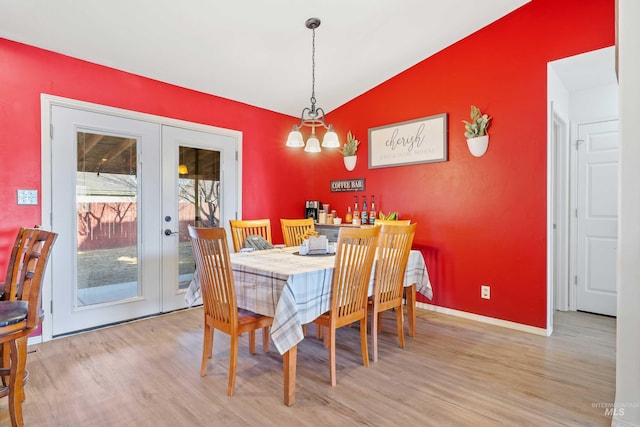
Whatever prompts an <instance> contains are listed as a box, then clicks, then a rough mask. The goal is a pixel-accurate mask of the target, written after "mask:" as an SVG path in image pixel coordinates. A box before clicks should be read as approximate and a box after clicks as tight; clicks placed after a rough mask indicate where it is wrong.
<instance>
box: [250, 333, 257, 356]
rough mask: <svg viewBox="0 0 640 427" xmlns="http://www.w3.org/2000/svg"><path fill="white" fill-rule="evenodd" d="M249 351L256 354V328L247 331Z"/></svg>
mask: <svg viewBox="0 0 640 427" xmlns="http://www.w3.org/2000/svg"><path fill="white" fill-rule="evenodd" d="M249 353H251V354H256V330H255V329H254V330H252V331H249Z"/></svg>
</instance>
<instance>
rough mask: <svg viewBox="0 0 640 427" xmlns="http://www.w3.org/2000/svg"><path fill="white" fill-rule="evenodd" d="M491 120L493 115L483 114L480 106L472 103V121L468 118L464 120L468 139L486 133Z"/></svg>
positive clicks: (465, 134)
mask: <svg viewBox="0 0 640 427" xmlns="http://www.w3.org/2000/svg"><path fill="white" fill-rule="evenodd" d="M490 120H491V117H489V116H488V115H486V114H482V112H480V109H479V108H478V107H476V106H475V105H472V106H471V121H470V122H468V121H466V120H463V121H462V122H463V123H464V128H465V130H466V132H465V133H464V136H466V137H467V139H471V138H477V137H479V136H484V135H486V134H487V128H488V127H489V121H490Z"/></svg>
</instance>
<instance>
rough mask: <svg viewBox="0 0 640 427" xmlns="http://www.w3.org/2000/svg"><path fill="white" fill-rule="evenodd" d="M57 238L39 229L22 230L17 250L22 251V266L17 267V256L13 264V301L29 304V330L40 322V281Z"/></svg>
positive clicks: (53, 234)
mask: <svg viewBox="0 0 640 427" xmlns="http://www.w3.org/2000/svg"><path fill="white" fill-rule="evenodd" d="M57 237H58V235H57V234H56V233H53V232H51V231H46V230H42V229H39V228H26V229H24V233H23V243H22V245H21V249H19V250H20V251H23V257H22V265H21V266H18V265H17V264H18V262H19V261H20V260H19V258H20V257H19V256H18V257H16V260H15V262H14V268H16V269H17V270H16V271H17V273H16V275H15V281H16V283H15V288H14V289H15V298H13V299H16V300H21V301H28V302H29V310H28V312H27V328H30V329H31V328H35V327H37V326H38V325H40V323H41V321H42V309H41V304H42V280H43V278H44V272H45V269H46V267H47V262H48V261H49V255H50V254H51V248H52V247H53V244H54V242H55V240H56V238H57ZM19 253H20V252H19ZM18 270H19V271H18ZM12 295H13V294H12Z"/></svg>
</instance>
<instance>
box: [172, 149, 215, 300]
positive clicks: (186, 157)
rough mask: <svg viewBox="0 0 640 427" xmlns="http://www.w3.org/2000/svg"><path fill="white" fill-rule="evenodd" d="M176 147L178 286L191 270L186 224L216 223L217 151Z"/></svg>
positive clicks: (186, 282) (188, 278) (182, 285)
mask: <svg viewBox="0 0 640 427" xmlns="http://www.w3.org/2000/svg"><path fill="white" fill-rule="evenodd" d="M178 151H179V161H180V164H179V165H178V180H179V188H180V192H179V197H178V218H179V222H180V228H179V243H178V246H179V249H178V265H179V273H178V277H179V280H178V288H179V289H186V288H187V287H188V286H189V283H190V282H191V279H192V278H193V273H194V271H195V261H194V259H193V250H192V249H191V242H190V240H189V232H188V230H187V226H188V225H194V226H196V227H219V226H220V152H219V151H212V150H205V149H201V148H193V147H185V146H179V147H178Z"/></svg>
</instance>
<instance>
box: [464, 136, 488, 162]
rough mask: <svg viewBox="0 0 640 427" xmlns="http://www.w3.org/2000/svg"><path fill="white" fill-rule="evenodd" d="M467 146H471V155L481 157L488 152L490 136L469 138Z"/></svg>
mask: <svg viewBox="0 0 640 427" xmlns="http://www.w3.org/2000/svg"><path fill="white" fill-rule="evenodd" d="M467 146H469V151H471V154H473V155H474V156H476V157H480V156H482V155H483V154H484V153H486V152H487V147H489V135H483V136H478V137H475V138H469V139H467Z"/></svg>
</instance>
